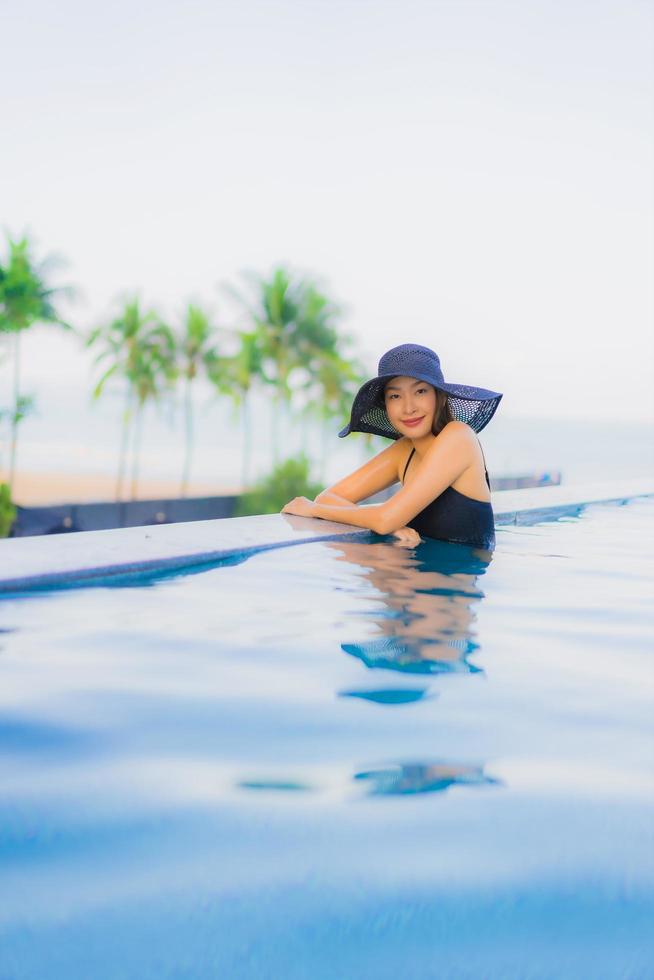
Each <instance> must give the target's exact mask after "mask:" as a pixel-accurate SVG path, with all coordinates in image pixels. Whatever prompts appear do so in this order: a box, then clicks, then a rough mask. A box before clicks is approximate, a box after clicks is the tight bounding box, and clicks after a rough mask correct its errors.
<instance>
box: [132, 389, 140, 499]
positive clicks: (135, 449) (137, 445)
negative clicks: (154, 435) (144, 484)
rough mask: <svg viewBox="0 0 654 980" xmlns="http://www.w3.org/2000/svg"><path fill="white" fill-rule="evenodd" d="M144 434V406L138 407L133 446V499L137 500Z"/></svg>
mask: <svg viewBox="0 0 654 980" xmlns="http://www.w3.org/2000/svg"><path fill="white" fill-rule="evenodd" d="M142 432H143V405H141V404H138V405H137V406H136V416H135V418H134V443H133V445H132V488H131V494H130V496H131V499H132V500H136V494H137V491H138V483H139V463H140V456H141V435H142Z"/></svg>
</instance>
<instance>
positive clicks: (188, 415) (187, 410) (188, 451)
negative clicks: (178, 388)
mask: <svg viewBox="0 0 654 980" xmlns="http://www.w3.org/2000/svg"><path fill="white" fill-rule="evenodd" d="M191 384H192V379H191V377H190V376H189V375H187V376H186V390H185V393H184V422H185V430H186V433H185V440H184V441H185V445H184V468H183V470H182V485H181V487H180V491H179V492H180V496H181V497H185V496H186V492H187V490H188V481H189V476H190V474H191V458H192V455H193V392H192V390H191Z"/></svg>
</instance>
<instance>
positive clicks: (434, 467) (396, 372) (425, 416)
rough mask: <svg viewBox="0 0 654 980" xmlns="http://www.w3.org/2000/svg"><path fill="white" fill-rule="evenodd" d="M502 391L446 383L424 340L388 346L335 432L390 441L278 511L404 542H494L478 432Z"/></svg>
mask: <svg viewBox="0 0 654 980" xmlns="http://www.w3.org/2000/svg"><path fill="white" fill-rule="evenodd" d="M501 398H502V395H501V394H499V393H498V392H496V391H488V390H487V389H485V388H473V387H471V386H469V385H457V384H446V382H445V380H444V379H443V373H442V371H441V366H440V361H439V358H438V355H437V354H435V353H434V351H433V350H430V349H429V348H428V347H421V346H419V345H417V344H400V346H399V347H393V348H392V349H391V350H389V351H387V352H386V353H385V354H384V355H383V357H382V358H381V360H380V362H379V367H378V371H377V377H376V378H371V379H370V380H369V381H366V383H365V384H364V385H362V387H361V388H360V389H359V391H358V393H357V395H356V397H355V399H354V404H353V406H352V414H351V418H350V422H349V424H348V425H347V426H346V427H345V428H344V429H343V430H342V431H341V432H339V436H341V437H344V436H347V435H349V433H350V432H373V433H375V434H377V435H382V436H386V437H387V438H389V439H393V440H394V441H393V444H392V445H391V446H388V448H387V449H384V450H382V452H380V453H378V455H377V456H375V457H374V458H373V459H371V460H370V461H369V462H367V463H366V464H365V465H364V466H362V467H360V468H359V469H358V470H356V471H355V472H354V473H351V474H350V475H349V476H346V477H345V478H344V479H343V480H340V481H339V482H338V483H335V484H334V486H332V487H329V488H328V489H327V490H323V492H322V493H320V494H318V496H317V497H316V499H315V501H311V500H308V499H307V498H306V497H295V499H294V500H291V501H289V503H288V504H286V506H285V507H284V508H283V509H282V514H298V515H299V516H301V517H321V518H323V519H324V520H328V521H339V522H341V523H342V524H352V525H354V526H355V527H363V528H369V529H370V530H371V531H376V532H377V533H378V534H393V535H395V536H396V537H398V538H399V539H400V540H401V541H402V542H403V543H405V544H417V543H418V542H419V541H420V535H425V536H426V537H430V538H436V539H440V540H445V541H455V542H457V543H459V544H466V545H469V546H471V547H477V548H485V549H488V550H490V549H492V548H493V547H494V545H495V531H494V521H493V509H492V507H491V503H490V481H489V479H488V472H487V470H486V464H485V461H484V455H483V452H482V449H481V445H480V443H479V440H478V439H477V436H476V433H477V432H481V430H482V429H483V428H484V426H485V425H487V424H488V422H490V420H491V418H492V417H493V415H494V413H495V410H496V408H497V406H498V405H499V403H500V400H501ZM398 480H399V481H400V482H401V483H403V484H404V485H403V488H402V489H401V490H399V491H398V492H397V493H396V494H395V495H394V496H393V497H391V498H390V500H387V501H385V502H384V503H383V504H367V505H364V506H361V507H358V506H357V504H358V502H359V501H360V500H366V499H367V498H368V497H371V496H372V495H373V494H375V493H377V492H378V491H380V490H385V489H386V488H387V487H390V486H392V485H393V484H394V483H397V482H398Z"/></svg>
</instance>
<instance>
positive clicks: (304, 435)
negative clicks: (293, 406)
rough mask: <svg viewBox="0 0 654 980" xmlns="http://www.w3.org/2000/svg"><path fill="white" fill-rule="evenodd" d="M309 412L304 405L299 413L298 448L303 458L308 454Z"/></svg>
mask: <svg viewBox="0 0 654 980" xmlns="http://www.w3.org/2000/svg"><path fill="white" fill-rule="evenodd" d="M308 422H309V411H308V406H307V405H304V406H303V407H302V409H301V411H300V448H301V450H302V452H303V453H304V454H305V456H306V455H307V453H308V448H309V447H308V437H309V425H308Z"/></svg>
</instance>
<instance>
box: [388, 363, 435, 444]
mask: <svg viewBox="0 0 654 980" xmlns="http://www.w3.org/2000/svg"><path fill="white" fill-rule="evenodd" d="M384 405H385V406H386V414H387V415H388V418H389V420H390V422H391V424H392V425H394V426H395V428H396V429H397V431H398V432H401V433H402V435H406V436H409V438H411V439H418V438H420V436H425V435H428V434H429V433H430V432H431V431H432V424H433V421H434V414H435V412H436V389H435V388H434V387H433V386H432V385H430V384H428V383H427V382H426V381H416V379H415V378H407V377H404V376H400V377H398V378H391V380H390V381H389V382H388V384H387V385H386V387H385V389H384ZM411 423H414V424H411Z"/></svg>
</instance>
